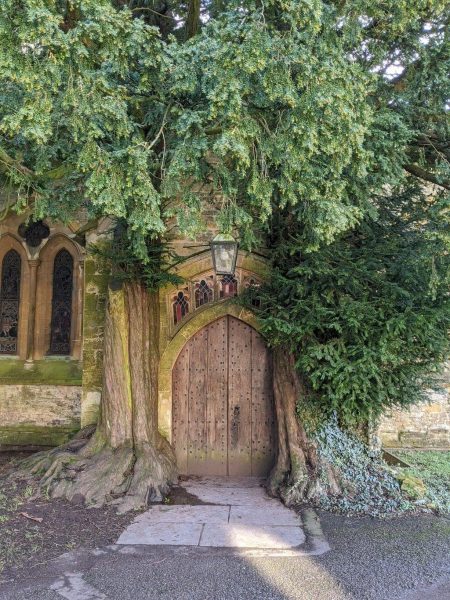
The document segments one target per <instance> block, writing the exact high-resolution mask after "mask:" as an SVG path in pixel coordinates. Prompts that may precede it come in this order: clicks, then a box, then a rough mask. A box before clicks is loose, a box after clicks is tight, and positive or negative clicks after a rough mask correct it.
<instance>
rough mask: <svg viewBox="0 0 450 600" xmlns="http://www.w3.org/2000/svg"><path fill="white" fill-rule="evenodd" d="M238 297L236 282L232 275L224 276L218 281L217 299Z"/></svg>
mask: <svg viewBox="0 0 450 600" xmlns="http://www.w3.org/2000/svg"><path fill="white" fill-rule="evenodd" d="M237 295H238V280H237V279H236V277H233V275H224V276H223V277H221V278H220V281H219V297H220V298H234V297H235V296H237Z"/></svg>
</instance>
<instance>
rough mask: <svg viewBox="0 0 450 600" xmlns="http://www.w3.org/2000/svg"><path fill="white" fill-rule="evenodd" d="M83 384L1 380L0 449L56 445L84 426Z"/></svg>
mask: <svg viewBox="0 0 450 600" xmlns="http://www.w3.org/2000/svg"><path fill="white" fill-rule="evenodd" d="M80 408H81V386H72V385H34V384H8V385H1V384H0V450H2V449H5V448H7V447H11V446H56V445H58V444H62V443H64V442H66V441H67V440H68V439H69V437H70V436H72V435H73V434H74V433H75V432H76V431H77V430H78V429H79V428H80Z"/></svg>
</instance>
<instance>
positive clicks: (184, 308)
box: [173, 292, 189, 325]
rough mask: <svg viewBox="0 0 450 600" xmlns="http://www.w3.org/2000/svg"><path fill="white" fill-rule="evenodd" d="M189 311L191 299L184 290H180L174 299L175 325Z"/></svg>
mask: <svg viewBox="0 0 450 600" xmlns="http://www.w3.org/2000/svg"><path fill="white" fill-rule="evenodd" d="M188 312H189V300H188V298H187V297H186V295H185V294H184V292H178V294H177V295H176V296H175V298H174V300H173V322H174V323H175V325H176V324H177V323H179V322H180V321H181V319H182V318H183V317H185V316H186V315H187V314H188Z"/></svg>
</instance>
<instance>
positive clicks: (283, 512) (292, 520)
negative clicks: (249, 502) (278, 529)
mask: <svg viewBox="0 0 450 600" xmlns="http://www.w3.org/2000/svg"><path fill="white" fill-rule="evenodd" d="M229 522H230V523H231V524H239V523H244V524H245V525H275V526H280V525H286V526H288V525H289V526H290V527H300V526H301V520H300V517H299V516H298V515H297V514H296V513H295V512H294V511H293V510H289V508H286V507H285V506H283V505H282V504H280V503H279V502H278V503H277V505H272V504H271V505H270V510H269V509H268V507H267V506H231V510H230V518H229Z"/></svg>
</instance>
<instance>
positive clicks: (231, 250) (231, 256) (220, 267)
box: [212, 243, 237, 274]
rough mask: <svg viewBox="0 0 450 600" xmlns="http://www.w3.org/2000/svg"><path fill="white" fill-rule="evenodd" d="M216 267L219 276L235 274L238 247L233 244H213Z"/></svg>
mask: <svg viewBox="0 0 450 600" xmlns="http://www.w3.org/2000/svg"><path fill="white" fill-rule="evenodd" d="M212 250H213V253H214V266H215V270H216V273H218V274H228V273H230V274H233V273H234V267H235V262H236V255H237V245H236V244H233V243H215V244H213V248H212Z"/></svg>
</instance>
